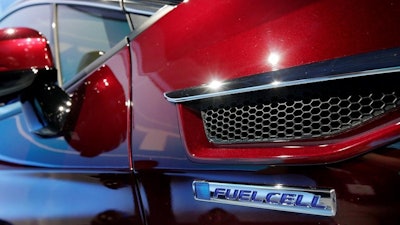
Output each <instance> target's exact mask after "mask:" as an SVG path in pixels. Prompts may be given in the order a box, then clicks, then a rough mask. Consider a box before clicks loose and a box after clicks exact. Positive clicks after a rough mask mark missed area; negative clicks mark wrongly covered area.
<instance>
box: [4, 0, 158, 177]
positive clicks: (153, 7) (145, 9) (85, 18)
mask: <svg viewBox="0 0 400 225" xmlns="http://www.w3.org/2000/svg"><path fill="white" fill-rule="evenodd" d="M164 5H165V4H164V3H163V2H143V1H142V2H141V1H138V2H137V1H131V2H130V1H125V4H121V3H120V2H119V1H63V0H56V1H41V0H33V1H32V0H28V1H26V0H24V1H16V2H15V3H14V4H13V5H11V6H10V8H9V9H8V10H7V11H6V12H5V15H4V17H3V18H2V19H1V21H0V27H1V28H10V27H28V28H32V29H35V30H37V31H39V32H41V33H42V34H43V35H44V36H45V37H46V38H47V40H48V41H49V45H50V48H51V52H52V54H53V59H54V63H55V67H56V68H57V69H58V70H57V82H58V84H59V85H60V86H63V87H67V86H68V85H69V84H68V83H71V82H73V80H74V79H79V78H81V77H82V76H83V75H82V74H83V73H82V70H83V69H84V68H85V67H86V66H87V65H88V64H90V63H91V62H92V61H94V60H95V59H96V58H98V57H100V56H101V55H103V54H105V53H106V52H107V51H108V50H110V49H111V48H112V47H113V46H115V45H116V44H117V43H119V42H120V41H121V40H122V39H124V38H125V37H126V36H127V35H128V34H129V33H130V32H131V31H132V30H134V29H135V28H138V27H140V26H141V25H142V24H143V23H144V22H145V21H146V20H147V19H148V18H149V16H151V15H152V14H154V13H155V12H156V11H157V10H159V9H160V8H162V7H164ZM2 53H3V54H4V55H7V54H9V53H8V51H6V50H5V51H3V52H2ZM29 129H30V128H29V124H27V123H26V122H25V120H24V118H23V115H22V114H21V106H20V103H19V102H18V101H15V100H14V99H11V100H9V101H7V102H2V103H0V131H7V138H0V140H1V143H2V153H1V154H0V158H1V159H6V160H7V161H9V162H15V163H21V162H22V163H23V164H25V165H34V166H46V167H49V166H50V167H62V166H64V167H80V168H82V167H89V168H93V167H97V168H100V167H103V168H124V169H126V168H128V167H129V161H128V160H127V158H128V153H127V151H126V147H122V148H121V149H120V150H119V151H118V150H116V151H113V152H110V153H107V154H103V155H102V156H100V157H97V158H87V157H86V158H83V157H80V156H79V152H77V151H75V150H74V149H73V148H71V146H70V145H68V144H67V143H66V141H65V140H64V139H62V138H54V139H43V138H38V137H36V136H32V135H30V132H29ZM15 142H18V143H19V144H20V146H23V147H22V148H21V151H13V147H12V146H14V144H15Z"/></svg>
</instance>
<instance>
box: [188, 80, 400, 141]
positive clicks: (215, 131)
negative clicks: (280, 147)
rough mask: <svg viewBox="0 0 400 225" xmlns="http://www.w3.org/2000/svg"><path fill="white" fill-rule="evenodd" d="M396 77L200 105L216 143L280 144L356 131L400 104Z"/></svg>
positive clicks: (296, 88)
mask: <svg viewBox="0 0 400 225" xmlns="http://www.w3.org/2000/svg"><path fill="white" fill-rule="evenodd" d="M396 77H399V76H394V75H390V76H388V75H385V76H375V77H372V78H371V77H366V78H356V79H348V80H341V81H330V82H323V83H317V84H311V85H310V84H309V85H301V86H293V87H286V88H279V89H273V90H268V91H260V92H253V93H248V94H241V95H232V96H228V97H224V98H221V99H213V100H212V101H203V102H198V103H197V104H196V105H195V106H194V107H195V108H197V109H200V111H201V117H202V119H203V124H204V128H205V132H206V136H207V138H208V140H209V141H210V142H213V143H216V144H231V143H256V142H276V141H288V140H300V139H311V138H321V137H327V136H331V135H335V134H338V133H341V132H344V131H347V130H350V129H352V128H354V127H356V126H359V125H360V124H363V123H365V122H367V121H369V120H371V119H374V118H376V117H379V116H381V115H383V114H385V113H386V112H388V111H390V110H393V109H394V108H396V107H398V106H399V104H400V88H398V87H397V84H398V83H399V82H398V80H399V79H397V78H396Z"/></svg>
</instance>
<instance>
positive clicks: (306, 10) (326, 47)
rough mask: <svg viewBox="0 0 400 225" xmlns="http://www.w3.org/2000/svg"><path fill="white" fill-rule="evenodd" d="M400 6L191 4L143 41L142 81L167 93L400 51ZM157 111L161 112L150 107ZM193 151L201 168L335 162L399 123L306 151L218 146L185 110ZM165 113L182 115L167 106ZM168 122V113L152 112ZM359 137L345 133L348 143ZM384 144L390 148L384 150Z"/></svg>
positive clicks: (139, 42) (261, 1)
mask: <svg viewBox="0 0 400 225" xmlns="http://www.w3.org/2000/svg"><path fill="white" fill-rule="evenodd" d="M399 13H400V5H399V3H397V2H393V1H386V0H385V1H372V0H371V1H364V2H363V3H362V4H360V3H358V2H355V1H344V0H335V1H312V0H311V1H273V0H271V1H265V0H256V1H240V2H235V3H232V1H227V0H222V1H218V4H215V2H213V1H196V0H191V1H188V2H185V3H183V4H181V5H179V6H178V7H177V8H176V9H175V10H173V11H172V12H170V13H169V14H168V15H166V16H165V17H164V18H163V19H162V20H160V21H158V22H157V23H156V24H155V25H154V26H152V27H150V28H149V29H147V30H146V31H145V32H144V33H142V34H141V35H139V36H138V37H137V38H136V39H135V40H134V45H135V47H134V48H135V51H136V52H137V55H138V62H139V65H138V74H139V75H138V76H139V77H140V76H143V77H147V78H149V79H150V80H151V81H152V82H153V84H152V85H154V86H156V87H157V88H158V89H159V92H168V91H173V90H176V89H182V88H188V87H192V86H199V85H203V84H207V83H209V82H211V81H213V80H218V81H225V80H228V79H234V78H240V77H244V76H249V75H254V74H260V73H264V72H270V71H275V70H280V69H286V68H291V67H295V66H301V65H306V64H310V63H314V62H320V61H324V60H328V59H335V58H340V57H345V56H350V55H357V54H360V53H366V52H370V51H377V50H382V49H388V48H394V47H399V46H400V39H399V38H398V37H399V32H398V30H396V29H393V27H396V26H397V25H398V24H399V23H400V17H398V15H399ZM148 104H157V103H156V102H155V101H154V102H148ZM178 111H179V123H180V129H181V135H182V137H183V140H182V141H183V142H184V146H185V147H184V148H185V149H186V151H187V153H188V155H189V157H190V158H191V159H192V160H194V161H196V162H209V163H210V162H214V163H227V162H230V163H232V162H242V163H270V164H281V163H293V164H303V163H329V162H335V161H340V160H344V159H348V158H350V157H353V156H356V155H359V154H362V153H364V152H366V151H369V150H372V149H376V148H378V147H380V146H382V145H384V144H388V143H390V142H392V141H394V140H396V139H397V138H399V137H400V136H399V135H398V133H399V131H400V129H399V126H398V125H397V124H398V122H400V121H399V120H398V119H397V117H396V116H393V117H390V116H389V117H388V118H386V119H384V120H380V121H379V122H376V123H374V125H376V127H374V126H372V125H371V124H369V125H368V126H365V127H363V128H360V129H358V130H357V131H358V133H351V135H353V136H352V137H349V136H336V137H332V138H330V139H324V140H316V141H312V142H311V141H310V142H301V143H297V142H296V143H267V144H264V145H262V144H260V145H230V146H227V145H225V146H215V145H213V144H211V143H209V142H208V141H207V140H206V138H205V135H204V130H203V125H202V123H201V121H200V118H199V115H196V114H195V113H193V112H192V111H190V109H187V108H185V107H184V106H182V105H179V106H178ZM163 113H164V114H173V113H174V112H172V110H171V109H169V108H167V107H165V111H163ZM151 114H153V115H154V114H159V113H150V114H149V115H151ZM349 134H350V133H346V135H349ZM382 140H384V141H382Z"/></svg>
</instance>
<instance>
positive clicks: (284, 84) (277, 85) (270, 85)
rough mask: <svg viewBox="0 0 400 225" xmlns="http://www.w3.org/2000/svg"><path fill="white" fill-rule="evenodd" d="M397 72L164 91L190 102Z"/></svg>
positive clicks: (175, 99)
mask: <svg viewBox="0 0 400 225" xmlns="http://www.w3.org/2000/svg"><path fill="white" fill-rule="evenodd" d="M395 72H400V66H397V67H392V68H384V69H375V70H368V71H361V72H354V73H346V74H340V75H331V76H324V77H318V78H311V79H300V80H293V81H284V82H281V81H279V80H275V81H273V82H271V83H268V84H264V85H257V86H251V87H243V88H237V89H232V90H222V91H216V92H212V88H211V87H210V86H209V85H204V86H201V87H198V89H202V92H204V94H198V95H190V89H186V90H182V91H180V92H181V94H182V95H185V94H184V93H185V92H186V95H189V96H185V97H170V95H171V92H170V93H164V97H165V98H166V99H167V100H168V101H169V102H172V103H182V102H189V101H195V100H201V99H206V98H214V97H221V96H226V95H232V94H240V93H248V92H253V91H261V90H268V89H273V88H281V87H289V86H295V85H302V84H312V83H318V82H325V81H333V80H341V79H349V78H356V77H363V76H371V75H379V74H386V73H395ZM233 82H234V81H233ZM225 84H226V83H222V84H221V87H223V86H225ZM198 91H200V90H198ZM200 92H201V91H200Z"/></svg>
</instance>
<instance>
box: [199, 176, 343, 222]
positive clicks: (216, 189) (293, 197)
mask: <svg viewBox="0 0 400 225" xmlns="http://www.w3.org/2000/svg"><path fill="white" fill-rule="evenodd" d="M193 191H194V197H195V199H196V200H199V201H206V202H215V203H223V204H230V205H239V206H246V207H254V208H262V209H271V210H279V211H286V212H295V213H304V214H312V215H320V216H335V214H336V195H335V190H333V189H303V188H290V187H283V186H280V185H278V186H258V185H243V184H228V183H217V182H207V181H194V182H193Z"/></svg>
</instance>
